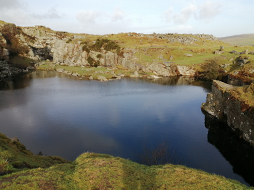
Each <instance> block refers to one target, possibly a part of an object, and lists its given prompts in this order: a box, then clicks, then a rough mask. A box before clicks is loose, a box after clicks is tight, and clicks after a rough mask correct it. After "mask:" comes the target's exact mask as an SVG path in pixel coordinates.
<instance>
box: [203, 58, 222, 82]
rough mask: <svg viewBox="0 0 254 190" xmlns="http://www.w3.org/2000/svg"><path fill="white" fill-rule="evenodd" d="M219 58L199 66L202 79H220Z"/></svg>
mask: <svg viewBox="0 0 254 190" xmlns="http://www.w3.org/2000/svg"><path fill="white" fill-rule="evenodd" d="M220 62H221V60H220V58H218V57H215V58H211V59H209V60H206V61H205V63H204V64H203V65H202V66H201V69H202V70H203V73H204V75H203V78H205V79H207V80H214V79H219V78H221V77H222V73H221V69H220Z"/></svg>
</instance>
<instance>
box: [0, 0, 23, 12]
mask: <svg viewBox="0 0 254 190" xmlns="http://www.w3.org/2000/svg"><path fill="white" fill-rule="evenodd" d="M14 8H24V3H23V2H21V1H19V0H0V10H7V9H14Z"/></svg>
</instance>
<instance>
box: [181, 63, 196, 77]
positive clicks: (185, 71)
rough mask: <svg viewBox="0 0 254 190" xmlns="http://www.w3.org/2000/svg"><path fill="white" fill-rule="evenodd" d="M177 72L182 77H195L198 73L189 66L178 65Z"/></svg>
mask: <svg viewBox="0 0 254 190" xmlns="http://www.w3.org/2000/svg"><path fill="white" fill-rule="evenodd" d="M176 67H177V70H178V72H179V74H180V75H182V76H195V74H196V71H195V70H194V69H193V68H191V67H188V66H182V65H177V66H176Z"/></svg>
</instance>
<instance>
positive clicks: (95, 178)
mask: <svg viewBox="0 0 254 190" xmlns="http://www.w3.org/2000/svg"><path fill="white" fill-rule="evenodd" d="M0 141H1V146H0V148H1V154H0V169H1V171H0V174H1V175H2V176H1V177H0V189H6V190H8V189H11V190H12V189H24V190H26V189H68V190H69V189H88V190H89V189H91V190H92V189H249V188H248V187H246V186H245V185H242V184H240V183H239V182H237V181H234V180H229V179H226V178H224V177H222V176H217V175H213V174H208V173H206V172H203V171H200V170H196V169H191V168H187V167H185V166H178V165H172V164H165V165H156V166H146V165H140V164H137V163H135V162H132V161H130V160H126V159H123V158H119V157H113V156H110V155H105V154H96V153H84V154H82V155H80V156H79V157H78V158H77V159H76V160H75V161H73V162H68V161H66V160H64V159H61V158H58V157H45V156H39V155H33V154H32V153H31V152H30V151H28V150H26V148H25V147H24V146H23V145H22V144H21V143H19V142H17V141H11V140H10V139H9V138H7V137H6V136H5V135H2V134H0ZM8 173H9V174H8ZM3 174H5V175H3Z"/></svg>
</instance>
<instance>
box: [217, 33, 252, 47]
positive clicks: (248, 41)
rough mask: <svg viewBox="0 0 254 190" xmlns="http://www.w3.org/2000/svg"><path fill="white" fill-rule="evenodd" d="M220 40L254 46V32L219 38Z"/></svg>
mask: <svg viewBox="0 0 254 190" xmlns="http://www.w3.org/2000/svg"><path fill="white" fill-rule="evenodd" d="M219 40H221V41H223V42H225V43H229V44H232V45H244V46H254V34H242V35H235V36H228V37H222V38H219Z"/></svg>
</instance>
